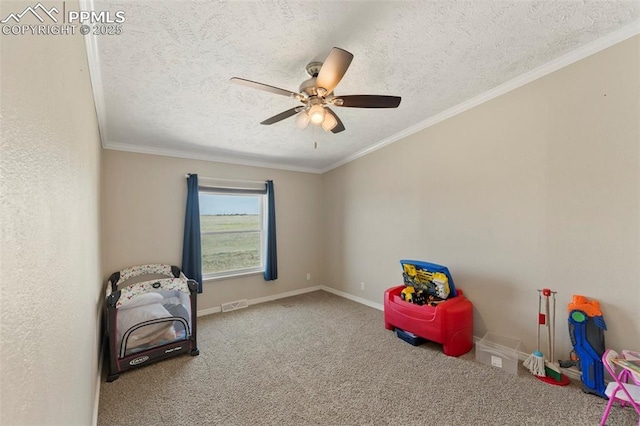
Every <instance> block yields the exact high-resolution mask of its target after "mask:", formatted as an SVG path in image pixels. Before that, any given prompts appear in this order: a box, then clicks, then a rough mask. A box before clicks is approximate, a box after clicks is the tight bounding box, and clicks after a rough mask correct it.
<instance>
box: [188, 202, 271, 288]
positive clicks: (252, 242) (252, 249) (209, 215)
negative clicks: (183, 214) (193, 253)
mask: <svg viewBox="0 0 640 426" xmlns="http://www.w3.org/2000/svg"><path fill="white" fill-rule="evenodd" d="M264 229H265V227H264V195H259V194H242V193H237V194H226V193H225V194H216V193H212V192H209V191H207V192H200V232H201V234H202V235H201V237H202V274H203V276H205V277H215V276H221V275H228V274H235V273H242V272H258V271H263V270H264V260H263V259H264Z"/></svg>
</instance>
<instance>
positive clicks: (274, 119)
mask: <svg viewBox="0 0 640 426" xmlns="http://www.w3.org/2000/svg"><path fill="white" fill-rule="evenodd" d="M299 111H300V109H299V107H295V108H291V109H288V110H286V111H284V112H281V113H280V114H277V115H274V116H273V117H271V118H267V119H266V120H264V121H263V122H261V123H260V124H273V123H277V122H278V121H282V120H284V119H285V118H289V117H291V116H292V115H296V114H297V113H298V112H299Z"/></svg>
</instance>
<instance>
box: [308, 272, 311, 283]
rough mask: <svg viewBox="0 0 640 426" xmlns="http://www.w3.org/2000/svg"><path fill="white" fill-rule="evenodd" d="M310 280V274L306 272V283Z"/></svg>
mask: <svg viewBox="0 0 640 426" xmlns="http://www.w3.org/2000/svg"><path fill="white" fill-rule="evenodd" d="M310 279H311V274H310V273H309V272H307V281H309V280H310Z"/></svg>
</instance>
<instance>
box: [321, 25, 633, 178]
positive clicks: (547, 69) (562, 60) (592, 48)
mask: <svg viewBox="0 0 640 426" xmlns="http://www.w3.org/2000/svg"><path fill="white" fill-rule="evenodd" d="M638 34H640V20H639V21H636V22H634V23H633V24H631V25H627V26H625V27H623V28H621V29H619V30H618V31H615V32H613V33H611V34H609V35H607V36H605V37H601V38H599V39H597V40H595V41H592V42H591V43H588V44H586V45H584V46H582V47H580V48H578V49H576V50H574V51H572V52H569V53H567V54H566V55H563V56H561V57H559V58H557V59H554V60H553V61H550V62H547V63H546V64H544V65H541V66H539V67H538V68H535V69H533V70H531V71H529V72H527V73H525V74H522V75H520V76H518V77H516V78H514V79H512V80H509V81H508V82H506V83H504V84H501V85H500V86H497V87H494V88H493V89H491V90H488V91H486V92H484V93H482V94H480V95H478V96H476V97H474V98H471V99H469V100H468V101H465V102H463V103H461V104H458V105H456V106H454V107H452V108H449V109H447V110H445V111H443V112H441V113H439V114H436V115H434V116H433V117H430V118H427V119H426V120H424V121H421V122H419V123H417V124H415V125H413V126H411V127H407V128H406V129H405V130H403V131H401V132H398V133H396V134H394V135H391V136H389V137H388V138H385V139H383V140H381V141H380V142H378V143H376V144H374V145H371V146H369V147H367V148H365V149H363V150H361V151H358V152H356V153H355V154H351V155H349V156H348V157H346V158H344V159H342V160H340V161H337V162H335V163H333V164H331V165H330V166H329V167H326V168H324V169H322V170H321V171H320V173H326V172H328V171H330V170H333V169H335V168H337V167H340V166H342V165H344V164H347V163H350V162H351V161H354V160H356V159H358V158H360V157H364V156H365V155H367V154H370V153H372V152H373V151H377V150H378V149H380V148H383V147H385V146H387V145H390V144H392V143H394V142H397V141H399V140H401V139H404V138H406V137H407V136H411V135H413V134H414V133H417V132H419V131H421V130H424V129H426V128H428V127H431V126H433V125H435V124H437V123H440V122H441V121H444V120H447V119H449V118H451V117H453V116H455V115H458V114H460V113H462V112H465V111H467V110H469V109H471V108H474V107H476V106H478V105H481V104H483V103H485V102H488V101H490V100H491V99H493V98H496V97H498V96H501V95H504V94H505V93H508V92H510V91H512V90H515V89H517V88H519V87H521V86H524V85H525V84H528V83H531V82H532V81H535V80H537V79H539V78H542V77H544V76H546V75H548V74H551V73H552V72H555V71H557V70H559V69H561V68H564V67H566V66H568V65H571V64H573V63H574V62H577V61H579V60H581V59H584V58H586V57H588V56H591V55H593V54H596V53H598V52H600V51H602V50H604V49H606V48H608V47H611V46H613V45H615V44H617V43H620V42H622V41H624V40H627V39H629V38H631V37H633V36H635V35H638Z"/></svg>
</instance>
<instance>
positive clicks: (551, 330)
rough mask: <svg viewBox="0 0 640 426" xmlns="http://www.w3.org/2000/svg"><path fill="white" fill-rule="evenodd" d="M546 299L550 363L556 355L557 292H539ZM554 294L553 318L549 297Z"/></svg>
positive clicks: (544, 290)
mask: <svg viewBox="0 0 640 426" xmlns="http://www.w3.org/2000/svg"><path fill="white" fill-rule="evenodd" d="M538 291H539V292H540V293H541V294H542V295H543V296H544V297H545V314H546V321H545V322H546V326H547V344H548V346H549V361H550V362H553V358H554V356H555V354H554V349H555V348H554V344H555V342H554V340H555V330H554V328H555V315H556V312H555V310H556V302H555V297H556V292H555V291H551V290H549V289H548V288H543V289H542V290H538ZM552 294H553V317H551V316H550V312H549V311H550V310H549V296H551V295H552ZM552 335H553V337H552Z"/></svg>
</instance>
